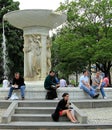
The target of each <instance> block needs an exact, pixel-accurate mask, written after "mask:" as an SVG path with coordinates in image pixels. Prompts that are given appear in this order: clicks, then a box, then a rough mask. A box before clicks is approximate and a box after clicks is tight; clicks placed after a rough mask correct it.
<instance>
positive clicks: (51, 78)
mask: <svg viewBox="0 0 112 130" xmlns="http://www.w3.org/2000/svg"><path fill="white" fill-rule="evenodd" d="M59 86H60V85H59V83H58V82H57V80H56V78H55V72H54V71H53V70H51V71H50V72H49V75H48V76H47V77H46V79H45V81H44V88H45V89H46V90H47V94H46V99H56V98H57V92H56V89H57V88H58V87H59Z"/></svg>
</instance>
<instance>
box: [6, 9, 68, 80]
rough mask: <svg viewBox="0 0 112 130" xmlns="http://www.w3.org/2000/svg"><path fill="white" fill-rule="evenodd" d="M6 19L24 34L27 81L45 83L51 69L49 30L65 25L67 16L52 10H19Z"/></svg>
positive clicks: (25, 75)
mask: <svg viewBox="0 0 112 130" xmlns="http://www.w3.org/2000/svg"><path fill="white" fill-rule="evenodd" d="M4 19H5V20H7V21H8V22H9V23H10V24H11V25H13V26H15V27H17V28H19V29H22V30H23V32H24V49H23V51H24V78H25V81H40V80H41V81H43V80H44V79H45V77H46V75H47V74H48V72H49V70H50V69H51V50H50V48H51V40H50V38H49V30H50V29H53V28H56V27H58V26H59V25H61V24H62V23H64V22H65V20H66V15H65V14H58V13H56V12H53V11H52V10H17V11H12V12H9V13H7V14H5V15H4Z"/></svg>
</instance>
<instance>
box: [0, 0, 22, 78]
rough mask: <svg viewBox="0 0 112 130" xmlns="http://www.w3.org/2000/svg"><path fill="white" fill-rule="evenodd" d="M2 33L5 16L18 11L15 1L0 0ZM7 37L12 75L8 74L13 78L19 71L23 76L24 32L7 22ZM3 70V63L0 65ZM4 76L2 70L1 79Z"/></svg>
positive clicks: (0, 27) (0, 40)
mask: <svg viewBox="0 0 112 130" xmlns="http://www.w3.org/2000/svg"><path fill="white" fill-rule="evenodd" d="M0 8H1V10H0V31H1V32H3V26H2V25H3V24H2V21H3V16H4V14H6V13H8V12H10V11H14V10H18V9H19V2H13V0H0ZM4 27H5V36H6V47H7V52H8V63H7V65H8V67H9V70H10V73H9V74H8V76H9V78H11V77H12V76H13V74H14V72H16V71H19V72H20V73H22V74H23V37H22V31H21V30H19V29H16V28H15V27H13V26H11V25H9V24H8V22H5V26H4ZM2 40H3V38H2V33H1V34H0V42H1V43H2ZM1 52H2V47H1V46H0V60H1V61H2V60H3V59H2V53H1ZM0 68H2V62H1V64H0ZM2 76H3V69H1V70H0V77H2Z"/></svg>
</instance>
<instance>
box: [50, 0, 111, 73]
mask: <svg viewBox="0 0 112 130" xmlns="http://www.w3.org/2000/svg"><path fill="white" fill-rule="evenodd" d="M57 11H62V12H67V22H66V24H65V25H64V26H63V28H62V29H60V30H58V33H57V36H56V35H55V36H54V39H55V40H53V49H52V53H53V55H52V56H53V57H52V59H53V65H54V67H55V68H56V69H57V70H59V71H61V72H63V73H67V74H70V73H72V72H80V71H82V69H84V68H87V65H88V64H90V63H92V64H96V65H97V67H98V68H99V69H100V70H102V71H103V72H104V73H105V74H106V75H109V73H110V68H111V66H112V53H111V50H112V16H111V15H112V1H111V0H101V1H99V0H96V1H94V0H79V1H72V2H70V3H67V1H66V2H65V3H61V5H60V7H59V8H58V9H57ZM55 61H56V62H55Z"/></svg>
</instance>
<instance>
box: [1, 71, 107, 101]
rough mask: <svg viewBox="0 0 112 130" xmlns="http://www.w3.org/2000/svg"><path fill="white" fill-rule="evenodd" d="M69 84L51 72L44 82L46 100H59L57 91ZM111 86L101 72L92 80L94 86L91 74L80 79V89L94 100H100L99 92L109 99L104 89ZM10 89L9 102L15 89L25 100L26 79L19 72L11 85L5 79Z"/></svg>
mask: <svg viewBox="0 0 112 130" xmlns="http://www.w3.org/2000/svg"><path fill="white" fill-rule="evenodd" d="M67 86H68V84H67V82H66V80H65V79H64V77H62V78H60V80H59V79H58V78H57V76H56V74H55V71H53V70H51V71H50V72H49V74H48V75H47V77H46V78H45V81H44V88H45V89H46V91H47V92H46V99H57V98H58V96H57V89H58V88H59V87H63V88H64V87H67ZM107 86H109V79H108V77H102V75H101V72H100V71H97V72H96V74H95V76H94V77H93V78H92V84H90V79H89V72H88V71H87V70H84V71H83V75H82V76H81V77H80V79H79V87H80V89H82V90H83V91H84V92H86V93H87V94H88V95H90V97H92V98H98V97H99V92H101V95H102V97H103V98H104V99H106V98H107V96H106V94H105V91H104V87H107ZM7 87H10V89H9V93H8V96H7V98H6V99H7V100H8V99H9V98H10V97H11V96H12V92H13V90H15V89H20V92H21V97H22V100H24V98H25V83H24V78H23V77H21V76H20V73H19V72H16V73H15V75H14V78H13V81H12V84H10V83H9V81H8V79H7V77H4V80H3V88H7Z"/></svg>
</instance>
